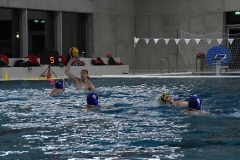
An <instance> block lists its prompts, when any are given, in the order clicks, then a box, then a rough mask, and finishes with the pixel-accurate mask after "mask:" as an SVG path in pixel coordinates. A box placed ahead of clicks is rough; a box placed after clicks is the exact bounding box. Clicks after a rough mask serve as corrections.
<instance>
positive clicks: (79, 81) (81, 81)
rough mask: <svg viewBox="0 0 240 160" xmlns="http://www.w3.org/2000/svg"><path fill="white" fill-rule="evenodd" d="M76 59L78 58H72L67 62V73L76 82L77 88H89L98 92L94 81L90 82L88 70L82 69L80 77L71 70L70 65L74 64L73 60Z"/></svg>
mask: <svg viewBox="0 0 240 160" xmlns="http://www.w3.org/2000/svg"><path fill="white" fill-rule="evenodd" d="M74 60H76V58H71V59H70V60H69V62H68V64H67V67H66V70H65V74H66V75H67V76H68V77H69V78H70V79H71V80H73V81H74V82H75V84H76V90H89V91H92V92H96V88H95V86H94V85H93V83H92V82H90V81H89V80H88V70H86V69H84V70H81V72H80V78H79V77H76V76H74V75H73V74H72V73H71V72H70V67H71V65H72V62H73V61H74Z"/></svg>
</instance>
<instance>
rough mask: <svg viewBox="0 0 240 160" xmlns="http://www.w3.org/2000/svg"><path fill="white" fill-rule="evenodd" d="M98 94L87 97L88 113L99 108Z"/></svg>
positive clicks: (90, 94)
mask: <svg viewBox="0 0 240 160" xmlns="http://www.w3.org/2000/svg"><path fill="white" fill-rule="evenodd" d="M97 106H98V94H97V93H89V94H88V95H87V107H86V109H87V110H88V111H91V110H95V109H97V108H98V107H97Z"/></svg>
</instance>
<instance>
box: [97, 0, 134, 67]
mask: <svg viewBox="0 0 240 160" xmlns="http://www.w3.org/2000/svg"><path fill="white" fill-rule="evenodd" d="M93 16H94V17H93V24H94V28H93V37H94V38H93V39H94V53H95V55H96V56H99V57H106V56H107V54H108V53H110V54H112V55H113V56H114V57H120V58H121V61H122V62H123V63H124V64H129V65H130V68H133V65H132V64H133V53H134V48H133V37H134V35H135V0H120V1H119V0H100V1H99V0H94V13H93ZM96 56H95V57H96Z"/></svg>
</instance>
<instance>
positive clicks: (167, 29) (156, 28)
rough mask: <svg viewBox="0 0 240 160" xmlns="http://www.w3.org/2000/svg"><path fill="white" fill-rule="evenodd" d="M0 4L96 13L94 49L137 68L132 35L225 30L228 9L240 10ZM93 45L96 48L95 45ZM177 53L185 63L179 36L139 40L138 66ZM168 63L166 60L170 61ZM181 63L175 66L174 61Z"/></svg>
mask: <svg viewBox="0 0 240 160" xmlns="http://www.w3.org/2000/svg"><path fill="white" fill-rule="evenodd" d="M0 6H3V7H10V8H29V9H39V10H54V11H64V12H80V13H92V15H91V16H90V17H89V18H90V19H91V22H90V24H92V26H93V27H92V28H91V30H92V32H90V33H89V34H90V35H91V37H90V41H92V42H93V43H90V45H91V46H90V52H94V54H95V57H97V56H99V57H105V56H106V55H107V54H108V53H111V54H112V55H113V56H114V57H120V58H121V61H122V62H123V63H124V64H129V65H130V69H131V70H132V69H133V62H134V46H133V37H134V36H135V35H136V37H148V38H177V36H178V31H179V30H177V28H179V29H182V30H184V31H186V32H189V33H192V34H206V33H210V32H213V31H219V32H225V19H224V17H225V16H224V12H226V11H238V10H240V1H239V0H211V1H209V0H67V1H66V0H51V1H49V0H1V1H0ZM91 47H92V48H93V49H91ZM169 55H171V56H172V58H173V61H174V64H175V65H176V64H178V65H179V66H178V67H179V68H183V63H182V62H183V59H182V57H181V55H179V54H178V53H177V47H176V45H175V43H174V41H170V42H169V44H168V45H166V44H165V43H164V42H163V41H159V42H158V43H157V44H154V42H153V41H150V42H149V44H148V45H146V43H145V42H144V41H143V40H140V41H139V42H138V44H137V46H136V62H137V63H136V69H138V70H159V69H160V68H161V63H160V62H161V59H163V58H164V59H168V57H169ZM163 67H164V65H163ZM165 67H166V66H165ZM175 67H176V66H175Z"/></svg>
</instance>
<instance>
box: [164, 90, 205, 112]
mask: <svg viewBox="0 0 240 160" xmlns="http://www.w3.org/2000/svg"><path fill="white" fill-rule="evenodd" d="M160 101H161V103H163V104H170V105H171V106H174V107H188V109H186V110H183V111H182V112H187V113H191V112H196V111H201V110H202V99H201V98H199V97H197V96H191V97H190V98H189V100H188V101H182V100H181V101H174V100H173V98H172V96H170V95H168V94H162V95H161V97H160Z"/></svg>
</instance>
